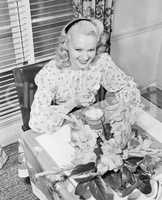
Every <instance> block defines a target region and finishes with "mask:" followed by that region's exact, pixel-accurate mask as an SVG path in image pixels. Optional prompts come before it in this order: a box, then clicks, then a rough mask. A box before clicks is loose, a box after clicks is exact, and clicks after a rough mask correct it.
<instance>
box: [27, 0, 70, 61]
mask: <svg viewBox="0 0 162 200" xmlns="http://www.w3.org/2000/svg"><path fill="white" fill-rule="evenodd" d="M30 9H31V21H32V32H33V43H34V55H35V59H36V61H40V60H44V59H47V58H51V57H52V56H53V55H54V53H55V48H56V46H57V44H58V37H59V35H60V31H61V29H62V28H63V26H64V25H65V24H66V23H67V22H69V21H70V20H71V19H72V17H73V11H72V1H71V0H46V1H44V0H30Z"/></svg>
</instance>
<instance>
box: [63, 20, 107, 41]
mask: <svg viewBox="0 0 162 200" xmlns="http://www.w3.org/2000/svg"><path fill="white" fill-rule="evenodd" d="M80 21H88V22H90V23H92V25H93V26H94V28H95V31H96V34H97V36H98V39H99V38H100V36H101V34H102V33H103V31H104V27H103V24H102V22H100V21H99V20H98V19H87V18H78V19H74V20H72V21H71V22H69V23H68V24H67V25H66V26H65V27H64V29H63V34H64V35H66V34H67V33H68V31H69V30H70V29H71V27H72V26H73V25H75V24H77V23H79V22H80Z"/></svg>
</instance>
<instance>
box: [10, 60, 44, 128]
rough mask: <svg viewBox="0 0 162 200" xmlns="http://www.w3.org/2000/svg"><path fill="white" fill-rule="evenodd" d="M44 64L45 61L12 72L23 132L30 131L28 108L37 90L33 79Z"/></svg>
mask: <svg viewBox="0 0 162 200" xmlns="http://www.w3.org/2000/svg"><path fill="white" fill-rule="evenodd" d="M46 62H47V61H44V62H41V63H36V64H31V65H26V66H23V67H21V68H16V69H14V70H13V74H14V79H15V85H16V89H17V93H18V99H19V103H20V109H21V114H22V120H23V125H22V129H23V131H27V130H29V129H30V127H29V124H28V123H29V117H30V107H31V104H32V101H33V98H34V94H35V91H36V89H37V86H36V85H35V83H34V78H35V75H36V74H37V73H38V72H39V70H40V69H41V68H42V67H43V66H44V65H45V63H46Z"/></svg>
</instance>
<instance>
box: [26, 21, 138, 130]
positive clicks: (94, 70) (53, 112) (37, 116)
mask: <svg viewBox="0 0 162 200" xmlns="http://www.w3.org/2000/svg"><path fill="white" fill-rule="evenodd" d="M103 36H104V35H103V25H102V23H101V22H100V21H98V20H96V19H85V18H80V19H76V20H73V21H72V22H70V23H69V24H67V25H66V26H65V28H64V29H63V31H62V33H61V37H60V44H59V46H58V49H57V52H56V56H55V57H54V59H52V60H51V61H50V62H49V63H48V64H47V65H46V66H45V67H44V68H43V69H42V70H41V71H40V72H39V73H38V74H37V76H36V78H35V82H36V84H37V86H38V89H37V91H36V94H35V97H34V101H33V104H32V107H31V116H30V122H29V125H30V127H31V128H32V129H33V130H34V131H37V132H42V133H54V132H55V130H56V129H57V127H60V126H61V125H62V123H63V121H64V119H65V118H66V115H67V114H68V113H69V112H71V111H72V110H73V109H74V108H79V107H82V106H83V107H85V106H89V105H91V104H93V103H94V102H95V96H96V94H97V92H98V90H99V88H100V86H103V87H104V88H105V89H106V90H107V93H108V94H109V93H110V94H111V95H112V94H113V98H114V99H115V101H116V102H122V104H123V105H125V108H126V107H127V110H129V114H130V113H133V115H134V111H135V110H136V108H138V107H139V106H140V92H139V90H138V89H137V87H136V84H135V83H134V81H133V80H132V78H130V77H128V76H127V75H125V74H124V73H123V72H122V71H121V70H120V69H119V68H118V67H117V66H116V65H115V64H114V62H113V61H112V59H111V57H110V56H109V55H108V54H107V53H101V52H102V51H101V49H102V45H101V44H102V42H103ZM108 96H109V95H108ZM52 102H53V103H52Z"/></svg>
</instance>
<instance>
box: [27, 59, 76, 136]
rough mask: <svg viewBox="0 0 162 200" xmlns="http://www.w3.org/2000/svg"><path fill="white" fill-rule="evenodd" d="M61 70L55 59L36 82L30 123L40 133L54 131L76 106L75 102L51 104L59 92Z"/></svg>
mask: <svg viewBox="0 0 162 200" xmlns="http://www.w3.org/2000/svg"><path fill="white" fill-rule="evenodd" d="M58 76H59V71H58V69H57V68H56V67H55V63H54V61H51V62H50V63H48V64H47V65H46V66H45V67H44V68H43V69H42V70H41V71H40V72H39V73H38V74H37V75H36V78H35V82H36V85H37V91H36V93H35V96H34V100H33V103H32V106H31V113H30V121H29V125H30V127H31V129H33V130H34V131H36V132H40V133H52V132H54V131H55V130H56V128H57V127H59V126H61V125H62V123H63V121H64V116H65V115H66V114H67V113H69V112H70V111H71V110H72V109H73V108H74V107H75V102H74V101H73V100H69V102H66V103H63V104H61V105H51V102H52V100H54V97H55V95H56V92H57V79H58Z"/></svg>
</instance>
